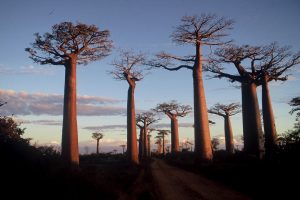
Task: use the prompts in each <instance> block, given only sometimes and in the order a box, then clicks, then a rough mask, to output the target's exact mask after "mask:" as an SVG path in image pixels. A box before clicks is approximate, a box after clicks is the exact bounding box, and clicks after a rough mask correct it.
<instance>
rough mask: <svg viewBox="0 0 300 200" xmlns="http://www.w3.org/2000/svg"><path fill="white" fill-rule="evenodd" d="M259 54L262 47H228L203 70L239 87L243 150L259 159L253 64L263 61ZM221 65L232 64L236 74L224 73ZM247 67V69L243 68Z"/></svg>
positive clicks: (259, 121)
mask: <svg viewBox="0 0 300 200" xmlns="http://www.w3.org/2000/svg"><path fill="white" fill-rule="evenodd" d="M262 52H263V51H262V48H261V47H256V46H249V45H244V46H236V45H228V46H225V47H222V48H219V49H217V50H216V51H215V56H214V57H213V58H212V60H211V62H210V63H209V65H208V66H207V67H206V69H207V70H209V71H210V72H212V73H214V74H215V76H214V77H215V78H223V77H225V78H228V79H229V80H230V81H231V82H235V81H237V82H240V83H241V91H242V114H243V133H244V150H245V151H246V152H247V153H249V154H254V155H257V156H258V157H261V156H262V144H261V140H262V125H261V118H260V111H259V105H258V99H257V93H256V88H257V86H258V76H257V71H256V70H255V63H256V62H258V61H260V60H261V59H263V55H262ZM224 63H226V64H233V66H234V67H235V68H236V70H237V71H238V74H229V73H226V72H224V68H223V67H222V66H221V64H224ZM248 63H249V64H250V66H246V65H247V64H248ZM247 69H249V71H247Z"/></svg>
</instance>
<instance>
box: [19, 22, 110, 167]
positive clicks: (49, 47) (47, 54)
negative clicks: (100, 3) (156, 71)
mask: <svg viewBox="0 0 300 200" xmlns="http://www.w3.org/2000/svg"><path fill="white" fill-rule="evenodd" d="M109 36H110V33H109V31H108V30H103V31H100V30H99V29H98V28H97V27H96V26H94V25H86V24H82V23H77V24H73V23H72V22H62V23H60V24H56V25H54V26H53V27H52V33H45V34H44V35H43V36H41V35H40V34H39V33H36V34H35V41H34V43H32V48H26V49H25V50H26V51H27V52H29V54H30V58H31V59H32V60H33V61H34V62H36V63H39V64H41V65H48V64H50V65H62V66H64V67H65V88H64V109H63V128H62V145H61V146H62V147H61V155H62V158H63V160H64V161H66V162H67V163H68V165H74V166H77V165H78V164H79V154H78V133H77V108H76V66H77V64H85V65H86V64H88V63H89V62H91V61H97V60H100V59H102V58H104V57H106V56H108V55H109V53H110V51H111V48H112V41H111V40H110V39H109Z"/></svg>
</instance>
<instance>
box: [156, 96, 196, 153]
mask: <svg viewBox="0 0 300 200" xmlns="http://www.w3.org/2000/svg"><path fill="white" fill-rule="evenodd" d="M153 110H154V111H156V112H162V113H164V114H166V115H167V116H168V117H169V118H170V119H171V151H172V153H175V152H179V134H178V119H177V117H185V116H186V115H187V114H189V113H190V112H191V110H192V107H191V106H189V105H180V104H179V103H177V102H176V101H174V100H173V101H171V102H168V103H161V104H158V105H157V106H156V108H154V109H153Z"/></svg>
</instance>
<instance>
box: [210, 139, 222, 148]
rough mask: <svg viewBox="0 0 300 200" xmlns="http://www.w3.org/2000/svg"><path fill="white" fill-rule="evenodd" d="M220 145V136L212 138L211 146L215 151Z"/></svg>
mask: <svg viewBox="0 0 300 200" xmlns="http://www.w3.org/2000/svg"><path fill="white" fill-rule="evenodd" d="M219 145H220V141H219V139H218V138H213V139H212V140H211V148H212V150H213V151H217V150H218V146H219Z"/></svg>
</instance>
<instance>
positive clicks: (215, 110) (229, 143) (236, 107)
mask: <svg viewBox="0 0 300 200" xmlns="http://www.w3.org/2000/svg"><path fill="white" fill-rule="evenodd" d="M240 108H241V106H240V104H239V103H231V104H228V105H225V104H219V103H217V104H215V105H214V106H213V107H211V108H210V109H209V110H208V112H209V113H211V114H215V115H219V116H221V117H223V118H224V132H225V146H226V151H227V152H228V153H231V154H232V153H234V143H233V134H232V128H231V122H230V116H232V115H235V114H238V113H239V112H241V109H240Z"/></svg>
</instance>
